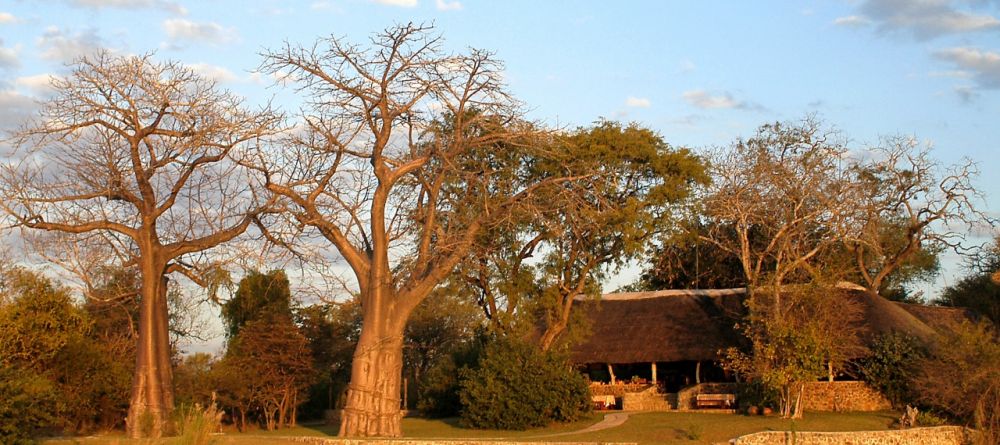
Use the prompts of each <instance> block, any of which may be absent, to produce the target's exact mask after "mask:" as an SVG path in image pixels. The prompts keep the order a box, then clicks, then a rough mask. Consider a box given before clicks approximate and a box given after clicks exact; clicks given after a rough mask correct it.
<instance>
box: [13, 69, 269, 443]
mask: <svg viewBox="0 0 1000 445" xmlns="http://www.w3.org/2000/svg"><path fill="white" fill-rule="evenodd" d="M53 87H54V88H55V90H56V91H57V93H56V94H55V96H54V97H53V98H51V99H50V100H48V101H47V102H46V103H45V104H44V107H43V109H42V111H41V114H40V116H39V117H38V118H37V119H35V120H33V121H32V122H30V123H28V124H26V125H25V126H24V127H23V128H22V129H20V130H18V131H17V132H16V133H15V134H14V138H13V140H14V145H15V147H17V151H16V152H15V155H14V161H12V162H9V163H7V164H5V165H4V166H3V170H2V179H0V184H2V187H3V201H2V207H3V210H5V211H6V213H7V214H9V215H10V216H11V217H12V218H14V219H15V220H16V222H17V224H18V225H19V226H21V227H23V228H26V229H34V230H44V231H51V232H64V233H68V234H74V235H79V234H95V233H96V234H99V236H100V237H104V238H106V239H107V240H109V241H110V242H111V245H113V246H114V247H115V248H116V249H118V251H119V252H118V253H119V254H120V255H121V256H122V258H123V262H122V263H120V265H124V266H134V267H137V268H138V270H139V271H140V274H141V276H142V284H141V289H142V290H141V310H140V316H139V322H138V325H139V335H138V347H137V353H136V374H135V377H134V383H133V389H132V395H131V404H130V407H129V414H128V419H127V424H128V433H129V436H132V437H139V436H146V435H151V436H160V435H162V434H169V433H170V432H171V431H170V430H171V425H170V422H169V416H170V414H171V411H172V409H173V390H172V386H171V380H172V376H171V367H170V361H169V348H168V341H169V340H168V326H167V320H168V314H167V311H168V310H167V301H166V291H167V276H168V275H169V274H171V273H181V274H184V275H187V276H189V277H190V278H192V279H193V280H195V281H196V282H203V280H202V278H203V276H202V275H201V274H199V267H200V265H201V264H203V260H205V259H206V258H207V257H206V256H205V251H206V250H207V249H210V248H212V247H215V246H219V245H220V244H223V243H226V242H228V241H230V240H233V239H234V238H236V237H237V236H239V235H241V234H243V233H244V232H245V231H246V230H247V228H248V227H250V225H251V224H252V223H253V222H254V221H255V219H256V218H257V217H258V215H259V214H260V213H261V212H264V211H267V209H268V208H269V207H268V206H269V204H270V203H271V200H270V199H267V198H266V197H265V196H261V195H259V194H258V193H257V190H256V189H255V188H254V187H253V186H252V184H253V178H252V177H251V176H250V174H249V171H248V170H245V169H243V168H242V167H240V166H239V165H238V163H237V162H236V160H235V159H234V157H236V156H238V155H239V153H240V152H241V151H242V150H243V149H244V147H246V146H248V145H252V144H253V143H254V142H255V141H257V140H258V139H259V138H261V137H265V136H268V135H270V134H273V133H274V132H275V131H276V128H277V125H278V124H279V123H280V121H281V117H280V116H279V115H277V114H275V113H273V112H271V111H270V110H268V109H261V110H249V109H247V108H246V107H244V105H243V104H242V100H241V99H240V98H238V97H236V96H234V95H232V94H231V93H229V92H226V91H221V90H219V89H218V88H217V86H216V85H215V84H214V82H212V81H210V80H206V79H204V78H201V77H199V76H198V75H196V74H195V73H194V72H193V71H191V70H190V69H188V68H186V67H184V66H183V65H181V64H180V63H177V62H166V63H158V62H155V61H153V60H152V58H151V57H150V56H148V55H146V56H126V57H117V56H113V55H110V54H108V53H99V54H97V55H95V56H93V57H90V58H83V59H81V60H79V61H78V62H77V63H76V64H75V65H74V67H73V71H72V73H71V74H70V75H69V76H68V77H66V78H64V79H56V80H54V81H53Z"/></svg>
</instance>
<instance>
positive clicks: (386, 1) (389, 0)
mask: <svg viewBox="0 0 1000 445" xmlns="http://www.w3.org/2000/svg"><path fill="white" fill-rule="evenodd" d="M371 1H373V2H375V3H378V4H380V5H387V6H399V7H401V8H412V7H414V6H417V0H371Z"/></svg>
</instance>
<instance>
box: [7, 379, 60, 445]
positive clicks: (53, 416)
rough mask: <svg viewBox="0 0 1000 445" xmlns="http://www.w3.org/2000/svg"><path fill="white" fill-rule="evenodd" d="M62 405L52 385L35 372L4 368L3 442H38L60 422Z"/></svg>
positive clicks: (18, 443)
mask: <svg viewBox="0 0 1000 445" xmlns="http://www.w3.org/2000/svg"><path fill="white" fill-rule="evenodd" d="M57 416H58V403H57V396H56V392H55V389H54V388H53V386H52V383H51V382H50V381H49V380H48V379H46V378H44V377H42V376H40V375H38V374H35V373H34V372H32V371H30V370H27V369H23V368H14V367H7V366H0V443H3V444H7V445H22V444H32V443H34V439H33V437H34V436H35V435H36V434H37V433H38V431H39V430H41V429H42V428H46V427H49V426H52V425H53V424H55V423H56V421H57V420H58V417H57Z"/></svg>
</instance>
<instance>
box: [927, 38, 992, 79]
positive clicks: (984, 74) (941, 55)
mask: <svg viewBox="0 0 1000 445" xmlns="http://www.w3.org/2000/svg"><path fill="white" fill-rule="evenodd" d="M934 57H936V58H938V59H941V60H944V61H948V62H951V63H952V64H954V65H955V66H956V67H957V68H959V69H960V70H962V71H967V72H969V73H971V76H972V79H973V80H975V82H976V84H977V85H978V86H980V87H981V88H986V89H997V88H1000V53H996V52H993V51H984V50H980V49H978V48H971V47H958V48H948V49H943V50H940V51H937V52H935V53H934Z"/></svg>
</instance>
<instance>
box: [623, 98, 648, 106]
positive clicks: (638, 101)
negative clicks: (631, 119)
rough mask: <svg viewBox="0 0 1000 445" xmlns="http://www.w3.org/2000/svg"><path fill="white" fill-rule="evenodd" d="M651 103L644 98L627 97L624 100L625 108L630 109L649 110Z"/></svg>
mask: <svg viewBox="0 0 1000 445" xmlns="http://www.w3.org/2000/svg"><path fill="white" fill-rule="evenodd" d="M652 105H653V103H652V102H650V101H649V99H647V98H645V97H633V96H629V97H628V98H627V99H625V106H627V107H632V108H649V107H650V106H652Z"/></svg>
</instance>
